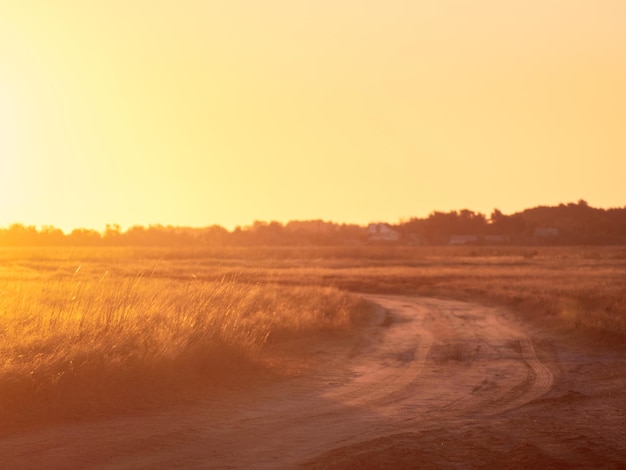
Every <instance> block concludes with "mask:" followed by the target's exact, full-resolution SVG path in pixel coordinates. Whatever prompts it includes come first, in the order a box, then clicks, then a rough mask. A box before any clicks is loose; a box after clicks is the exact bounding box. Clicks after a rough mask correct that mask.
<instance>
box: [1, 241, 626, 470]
mask: <svg viewBox="0 0 626 470" xmlns="http://www.w3.org/2000/svg"><path fill="white" fill-rule="evenodd" d="M0 262H1V264H0V314H1V316H0V321H1V323H0V328H2V331H3V342H2V344H1V347H0V351H1V352H2V354H3V358H4V361H3V368H2V371H1V373H0V403H1V404H2V407H0V412H1V413H2V422H3V424H4V426H3V427H4V428H5V438H3V439H2V440H1V441H0V457H3V458H5V459H7V458H9V457H10V459H9V460H5V461H8V462H12V466H13V467H14V468H34V467H36V466H37V465H39V464H41V463H43V462H46V464H47V465H48V464H49V465H52V468H54V467H56V468H66V467H67V466H68V465H69V464H71V466H81V467H85V468H88V467H92V466H93V467H94V468H96V467H97V468H100V467H98V465H101V464H102V463H103V462H108V463H107V465H110V466H114V467H116V468H118V467H120V466H123V465H127V466H128V468H134V467H135V466H138V467H142V468H144V467H145V468H157V467H159V466H162V465H166V466H168V465H174V464H175V463H179V464H180V463H181V462H184V463H185V466H186V467H187V468H223V467H224V466H228V465H235V466H245V467H257V468H267V467H268V466H270V467H283V468H292V467H293V466H296V465H300V464H303V463H304V462H307V463H306V466H308V467H310V468H353V467H354V466H355V465H356V466H360V467H363V465H365V464H367V465H369V467H368V466H367V465H365V467H363V468H385V466H386V465H388V464H389V463H390V462H395V463H394V466H395V467H396V468H419V467H422V468H441V467H442V466H443V467H446V465H447V466H452V467H454V466H455V465H456V464H460V463H462V462H466V463H467V462H470V463H472V462H473V463H478V462H486V463H485V464H486V465H496V466H500V464H502V463H503V462H504V463H506V462H508V465H509V466H513V467H515V466H519V465H526V464H528V465H544V464H548V466H549V467H550V466H552V467H555V466H556V467H558V466H559V465H568V466H571V465H572V464H579V465H580V466H589V465H591V466H594V465H596V466H597V465H600V466H603V467H606V468H618V467H619V465H621V463H624V462H626V442H624V440H623V439H622V438H621V437H620V436H621V433H620V432H619V429H620V427H621V425H622V424H621V423H623V420H624V419H626V415H624V413H625V412H626V411H625V410H626V408H625V404H626V403H625V401H626V398H624V397H623V396H622V395H623V394H622V393H621V392H620V390H622V389H623V385H624V383H626V361H625V359H624V357H625V356H624V349H623V342H624V338H626V326H625V318H626V304H625V302H626V300H625V299H626V249H624V248H610V247H607V248H597V247H594V248H536V247H532V248H510V247H498V248H489V247H473V248H469V247H456V248H448V247H440V248H437V247H428V248H427V247H410V248H409V247H376V246H366V247H353V248H345V247H342V248H310V247H304V248H267V249H256V248H255V249H253V248H249V249H244V248H236V249H220V250H217V249H215V250H213V249H204V250H197V249H196V250H183V249H181V250H161V249H142V250H138V249H125V248H109V249H80V250H64V249H58V250H55V249H45V250H44V249H4V250H1V251H0ZM374 306H377V307H376V308H374ZM175 403H178V404H179V406H178V407H175V408H171V406H168V407H165V406H164V405H166V404H169V405H172V404H175ZM159 410H163V411H159ZM168 410H169V411H168ZM105 416H107V418H105ZM74 418H80V420H79V421H78V422H75V423H74V424H72V422H71V421H74ZM68 419H71V421H68ZM43 422H48V424H47V425H46V426H44V427H41V426H39V425H40V424H42V423H43ZM16 423H19V424H21V425H28V428H25V430H24V431H20V432H15V431H13V432H12V433H11V434H9V433H8V431H9V429H11V426H13V429H15V427H14V425H15V424H16ZM28 429H32V431H29V430H28ZM128 433H130V435H129V434H128ZM83 436H87V437H83ZM89 436H91V437H89ZM131 436H134V437H131ZM270 437H271V438H270ZM52 442H54V443H55V444H51V443H52ZM150 442H152V443H153V445H148V444H146V443H150ZM441 443H445V445H446V447H445V450H444V448H442V447H441V445H442V444H441ZM235 444H236V445H235ZM146 446H147V447H146ZM16 449H17V450H16ZM46 449H47V450H46ZM50 449H55V450H50ZM510 456H512V460H510V459H511V457H510ZM11 459H13V460H11ZM507 459H509V460H507ZM207 462H209V463H207ZM455 462H456V464H455ZM420 463H421V465H420ZM416 465H417V466H416ZM470 466H475V465H470ZM505 466H506V465H505Z"/></svg>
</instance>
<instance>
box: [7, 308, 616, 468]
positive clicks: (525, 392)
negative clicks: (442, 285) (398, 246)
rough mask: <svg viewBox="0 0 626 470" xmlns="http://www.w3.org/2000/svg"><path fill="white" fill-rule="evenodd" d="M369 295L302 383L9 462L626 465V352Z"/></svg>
mask: <svg viewBox="0 0 626 470" xmlns="http://www.w3.org/2000/svg"><path fill="white" fill-rule="evenodd" d="M370 299H371V300H373V301H375V302H376V303H378V304H379V305H380V311H379V313H378V316H377V317H376V318H375V319H374V320H373V322H372V324H371V325H370V326H369V327H368V328H367V329H366V332H365V334H364V335H360V336H359V337H358V338H356V337H355V338H352V340H350V341H349V342H343V343H338V342H337V341H336V340H332V339H328V340H326V341H320V342H315V343H312V344H314V345H313V346H312V345H309V346H308V350H307V355H306V357H308V358H309V364H308V365H307V368H306V371H304V372H302V373H300V374H297V375H296V376H294V377H292V378H289V379H286V380H280V381H277V382H272V383H264V384H261V385H259V386H257V387H255V389H254V390H253V391H250V390H240V391H236V390H232V391H231V392H230V393H227V394H222V395H221V396H213V397H212V398H211V400H210V401H207V402H206V403H200V404H194V405H188V406H182V407H179V408H176V409H170V410H167V411H160V412H152V413H138V414H135V415H131V416H125V417H116V418H109V419H106V420H98V421H92V422H82V423H73V424H71V423H70V424H58V425H54V426H47V427H45V428H40V429H34V430H33V429H31V430H25V431H21V432H19V433H12V434H10V435H4V436H3V437H1V438H0V468H10V469H23V468H50V469H55V468H58V469H65V468H87V469H106V468H111V469H113V468H114V469H137V468H188V469H194V468H294V467H304V468H309V469H321V468H329V469H343V468H483V467H484V468H527V467H537V468H564V467H568V468H571V467H578V468H626V437H624V430H625V429H626V393H624V388H625V385H626V354H624V351H623V349H622V350H616V349H614V348H613V349H609V348H607V349H598V348H595V349H593V350H590V349H589V348H588V347H586V346H584V345H582V344H578V343H576V342H575V341H571V340H566V339H565V338H561V337H559V336H557V335H556V334H554V333H550V334H549V333H548V332H545V331H540V330H539V329H537V328H536V327H531V326H529V325H525V324H521V323H518V322H517V321H516V320H515V319H514V317H512V316H510V315H508V314H507V313H506V312H504V311H502V310H499V309H494V308H490V307H485V306H481V305H476V304H470V303H464V302H458V301H450V300H440V299H429V298H416V297H402V296H371V297H370ZM294 348H296V349H298V348H301V346H300V345H298V346H294ZM301 352H302V351H300V353H301ZM300 361H301V360H300V359H298V360H294V362H293V363H292V364H285V367H286V368H289V369H297V368H298V367H300V366H302V363H301V362H300Z"/></svg>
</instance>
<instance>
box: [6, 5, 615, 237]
mask: <svg viewBox="0 0 626 470" xmlns="http://www.w3.org/2000/svg"><path fill="white" fill-rule="evenodd" d="M624 84H626V2H624V1H622V0H595V1H582V0H519V1H518V0H509V1H504V0H438V1H436V2H435V1H418V0H406V1H402V0H388V1H384V2H382V1H375V0H342V1H336V0H318V1H304V0H266V1H263V2H260V1H256V0H249V1H244V0H229V1H211V0H205V1H201V0H181V1H169V0H167V1H165V0H55V1H54V2H50V1H47V0H40V1H36V0H20V1H12V0H0V227H1V226H7V225H9V224H11V223H16V222H19V223H24V224H27V225H36V226H43V225H53V226H55V227H58V228H61V229H63V230H65V231H70V230H71V229H73V228H77V227H87V228H95V229H98V230H101V229H104V227H105V225H106V224H113V223H116V224H120V225H121V226H122V228H127V227H130V226H133V225H150V224H163V225H179V226H198V227H202V226H207V225H212V224H218V225H222V226H224V227H226V228H229V229H232V228H233V227H235V226H237V225H242V226H245V225H249V224H251V223H252V222H253V221H255V220H263V221H270V220H276V221H280V222H287V221H289V220H307V219H324V220H332V221H335V222H345V223H358V224H366V223H368V222H374V221H386V222H392V223H394V222H398V221H400V220H402V219H408V218H411V217H425V216H427V215H428V214H429V213H431V212H432V211H435V210H438V211H449V210H456V209H464V208H467V209H470V210H475V211H478V212H482V213H485V214H487V215H489V214H490V213H491V211H492V210H493V209H494V208H498V209H500V210H501V211H502V212H504V213H505V214H506V213H513V212H516V211H519V210H523V209H525V208H529V207H534V206H538V205H554V204H559V203H561V202H576V201H578V200H579V199H585V200H586V201H587V202H588V203H589V204H590V205H592V206H594V207H605V208H608V207H623V206H625V205H626V184H624V179H625V176H626V131H625V129H626V86H625V85H624Z"/></svg>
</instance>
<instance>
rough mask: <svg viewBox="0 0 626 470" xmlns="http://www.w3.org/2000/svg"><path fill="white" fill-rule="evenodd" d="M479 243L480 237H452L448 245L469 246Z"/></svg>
mask: <svg viewBox="0 0 626 470" xmlns="http://www.w3.org/2000/svg"><path fill="white" fill-rule="evenodd" d="M477 242H478V235H452V236H451V237H450V240H448V245H468V244H470V243H477Z"/></svg>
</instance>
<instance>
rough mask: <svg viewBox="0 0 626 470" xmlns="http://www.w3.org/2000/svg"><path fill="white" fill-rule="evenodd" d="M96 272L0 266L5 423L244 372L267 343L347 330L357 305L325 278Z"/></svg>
mask: <svg viewBox="0 0 626 470" xmlns="http://www.w3.org/2000/svg"><path fill="white" fill-rule="evenodd" d="M27 264H28V263H27ZM44 264H46V263H44ZM48 267H50V266H48ZM0 271H1V270H0ZM97 271H99V269H97V268H92V269H89V268H88V267H83V268H81V269H78V270H76V269H74V271H73V272H70V271H69V270H67V269H64V268H63V267H61V268H57V269H56V270H54V271H53V270H51V269H48V270H46V269H43V267H42V266H40V267H39V273H40V275H39V276H38V275H36V272H37V270H35V269H33V268H32V266H31V267H30V268H28V269H17V267H16V266H12V267H11V268H10V269H9V272H7V270H6V269H5V270H4V274H5V278H4V280H3V281H0V332H1V334H2V341H1V342H0V355H1V356H0V357H2V358H3V361H2V362H1V363H0V417H1V418H2V421H3V422H4V423H5V424H6V423H10V422H25V421H32V422H40V421H44V420H46V419H53V418H57V417H68V416H85V415H94V414H101V413H107V412H111V411H123V410H126V409H131V408H134V407H137V406H139V405H142V406H145V405H151V404H156V403H162V402H164V401H171V400H173V399H180V398H182V397H197V396H199V394H201V393H202V391H205V392H206V389H207V387H211V386H215V385H218V384H225V383H231V384H232V383H235V382H237V381H249V380H253V379H254V378H255V376H258V375H259V374H260V373H262V372H263V371H264V370H265V369H266V368H267V364H266V363H265V362H264V361H263V359H264V354H265V352H266V351H267V350H268V348H270V349H271V346H272V344H275V343H277V342H280V341H281V340H282V339H284V338H289V339H292V338H294V337H298V336H307V335H311V334H314V333H316V332H319V331H320V330H341V329H348V328H349V327H350V325H351V324H352V322H353V321H355V319H357V317H358V316H359V315H360V314H362V313H363V311H364V309H363V305H364V304H363V301H361V300H359V299H358V298H356V297H354V296H351V295H349V294H348V293H346V292H342V291H339V290H337V289H333V288H330V287H306V286H304V287H296V288H290V287H286V286H280V285H268V284H264V285H255V284H249V283H241V282H236V281H225V280H222V281H204V280H198V279H191V280H189V279H188V280H185V281H181V280H178V279H175V278H163V277H159V278H156V277H155V278H150V277H147V276H141V275H140V276H134V277H130V276H128V277H124V276H115V275H111V274H108V273H106V271H103V272H100V273H99V274H100V275H99V276H97V275H96V274H98V272H97ZM17 276H21V277H17Z"/></svg>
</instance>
